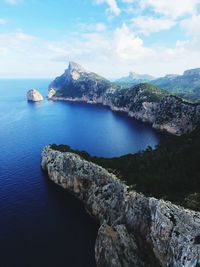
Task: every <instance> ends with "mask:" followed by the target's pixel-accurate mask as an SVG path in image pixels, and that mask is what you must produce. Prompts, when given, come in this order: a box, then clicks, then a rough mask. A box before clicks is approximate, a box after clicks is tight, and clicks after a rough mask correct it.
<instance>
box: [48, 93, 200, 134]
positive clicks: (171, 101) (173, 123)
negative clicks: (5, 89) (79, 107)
mask: <svg viewBox="0 0 200 267" xmlns="http://www.w3.org/2000/svg"><path fill="white" fill-rule="evenodd" d="M48 99H49V100H53V101H67V102H81V103H87V104H101V105H103V106H108V107H109V108H110V109H111V110H112V111H117V112H123V113H126V114H127V115H128V116H129V117H132V118H135V119H137V120H140V121H142V122H146V123H149V124H151V126H152V128H154V129H156V130H158V131H163V132H167V133H169V134H173V135H177V136H180V135H182V134H186V133H189V132H192V131H193V130H194V129H195V128H196V125H197V124H198V123H199V122H200V105H197V104H190V103H187V102H184V101H182V100H181V99H179V98H177V97H174V96H167V97H165V98H164V99H163V100H162V101H161V102H158V103H154V102H147V101H144V102H143V103H142V105H141V107H140V109H139V110H132V109H130V107H126V106H123V107H120V106H118V105H115V103H113V101H112V99H109V98H108V97H101V98H98V99H93V100H89V99H88V98H87V97H81V98H78V97H75V98H72V97H57V96H51V97H48Z"/></svg>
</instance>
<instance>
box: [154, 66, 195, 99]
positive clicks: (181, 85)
mask: <svg viewBox="0 0 200 267" xmlns="http://www.w3.org/2000/svg"><path fill="white" fill-rule="evenodd" d="M151 83H152V84H154V85H156V86H159V87H160V88H163V89H166V90H167V91H168V92H170V93H173V94H178V95H179V96H180V97H182V98H185V99H187V100H190V101H194V102H198V101H200V68H197V69H191V70H186V71H185V72H184V73H183V75H166V76H165V77H162V78H158V79H155V80H153V81H151Z"/></svg>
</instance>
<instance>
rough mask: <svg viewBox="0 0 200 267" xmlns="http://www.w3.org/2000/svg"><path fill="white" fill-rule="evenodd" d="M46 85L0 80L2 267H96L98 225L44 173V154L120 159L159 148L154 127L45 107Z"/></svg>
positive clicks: (62, 105)
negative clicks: (31, 92) (32, 92)
mask: <svg viewBox="0 0 200 267" xmlns="http://www.w3.org/2000/svg"><path fill="white" fill-rule="evenodd" d="M48 84H49V81H47V80H23V81H22V80H10V81H6V80H1V81H0V267H15V266H16V267H18V266H19V267H28V266H34V267H38V266H41V267H43V266H48V267H51V266H52V267H54V266H58V267H59V266H69V267H85V266H87V267H93V266H95V261H94V242H95V237H96V233H97V225H96V223H95V222H94V221H93V220H92V219H91V218H90V217H89V216H88V215H87V214H86V212H85V210H84V208H83V206H82V204H81V203H80V202H79V201H77V200H76V199H74V197H72V196H71V195H69V194H67V193H66V192H65V191H64V190H62V188H59V187H57V186H56V185H54V184H53V183H52V182H50V181H49V180H48V179H47V177H45V176H44V174H43V173H42V171H41V169H40V155H41V151H42V148H43V147H44V146H45V145H47V144H49V143H57V144H59V143H65V144H69V145H70V146H72V147H73V148H75V149H80V150H86V151H87V152H89V153H91V154H92V155H97V156H106V157H112V156H119V155H122V154H126V153H130V152H135V151H138V150H141V149H145V148H146V147H147V146H148V145H151V146H154V145H156V144H158V143H159V140H160V135H159V134H158V133H157V132H155V131H154V130H152V129H151V127H150V126H148V125H146V124H143V123H141V122H138V121H136V120H134V119H131V118H128V117H127V116H126V115H124V114H121V113H113V112H112V111H111V110H110V109H109V108H107V107H101V106H95V105H86V104H81V103H66V102H52V101H47V100H45V101H43V102H41V103H35V104H33V103H28V102H27V101H26V97H25V95H26V91H27V90H28V89H30V88H31V87H36V88H39V89H40V91H41V92H42V93H43V94H44V95H45V94H46V92H47V86H48Z"/></svg>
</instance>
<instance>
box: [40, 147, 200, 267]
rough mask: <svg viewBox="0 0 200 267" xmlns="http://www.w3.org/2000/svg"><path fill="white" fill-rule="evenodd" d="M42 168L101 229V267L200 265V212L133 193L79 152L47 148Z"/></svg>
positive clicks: (98, 255) (98, 254)
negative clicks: (72, 196) (75, 198)
mask: <svg viewBox="0 0 200 267" xmlns="http://www.w3.org/2000/svg"><path fill="white" fill-rule="evenodd" d="M41 166H42V168H43V170H44V171H46V172H47V173H48V176H49V178H50V179H51V180H52V181H54V182H55V183H56V184H58V185H60V186H62V187H63V188H64V189H66V190H67V191H68V192H70V193H72V194H74V195H75V196H76V197H77V198H79V199H80V200H82V201H83V203H84V205H85V208H86V210H87V211H88V212H89V213H90V214H91V215H92V216H93V217H95V218H96V219H97V220H98V221H99V223H100V224H101V226H100V228H99V231H98V236H97V240H96V245H95V257H96V262H97V266H98V267H132V266H135V267H142V266H143V267H148V266H149V267H157V266H158V267H159V266H160V267H166V266H169V267H198V266H200V213H198V212H195V211H191V210H186V209H183V208H182V207H179V206H176V205H173V204H172V203H170V202H166V201H163V200H158V199H155V198H147V197H145V196H143V195H141V194H138V193H136V192H134V191H130V190H129V187H128V186H126V185H125V184H124V183H122V182H121V181H120V180H118V179H117V177H116V176H115V175H114V174H111V173H109V172H108V171H107V170H105V169H104V168H102V167H100V166H98V165H96V164H94V163H91V162H88V161H86V160H84V159H83V158H81V157H80V156H78V155H76V154H74V153H70V152H65V153H63V152H60V151H56V150H53V149H51V147H50V146H47V147H45V149H44V150H43V152H42V162H41Z"/></svg>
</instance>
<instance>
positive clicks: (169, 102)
mask: <svg viewBox="0 0 200 267" xmlns="http://www.w3.org/2000/svg"><path fill="white" fill-rule="evenodd" d="M49 89H50V92H49V99H52V100H66V101H82V102H87V103H93V104H95V103H101V104H103V105H107V106H110V108H111V109H112V110H115V111H122V112H126V113H128V115H129V116H131V117H134V118H136V119H138V120H142V121H144V122H148V123H150V124H151V125H152V127H153V128H156V129H159V130H163V131H167V132H169V133H172V134H175V135H181V134H184V133H188V132H191V131H192V130H194V129H195V128H196V126H197V124H198V123H199V122H200V105H193V104H189V103H186V102H184V101H182V100H181V99H180V98H178V97H174V96H170V95H169V94H168V93H167V92H166V91H164V90H162V89H159V88H158V87H156V86H154V85H150V84H145V83H144V84H139V85H136V86H133V87H131V88H123V89H122V88H121V87H120V86H119V85H116V84H112V83H110V82H109V81H107V80H106V79H104V78H102V77H100V76H98V75H97V74H95V73H91V72H87V71H85V70H84V69H83V68H82V67H81V66H80V65H78V64H76V63H72V62H71V63H70V64H69V67H68V69H67V70H66V71H65V73H64V74H63V75H62V76H60V77H58V78H56V79H55V80H54V81H53V82H52V83H51V84H50V86H49ZM51 92H54V93H53V94H51Z"/></svg>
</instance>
